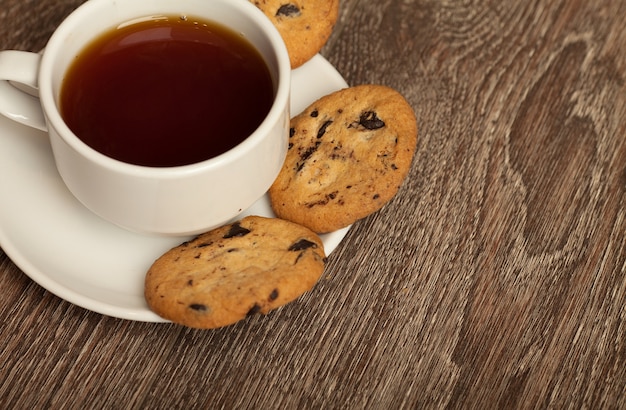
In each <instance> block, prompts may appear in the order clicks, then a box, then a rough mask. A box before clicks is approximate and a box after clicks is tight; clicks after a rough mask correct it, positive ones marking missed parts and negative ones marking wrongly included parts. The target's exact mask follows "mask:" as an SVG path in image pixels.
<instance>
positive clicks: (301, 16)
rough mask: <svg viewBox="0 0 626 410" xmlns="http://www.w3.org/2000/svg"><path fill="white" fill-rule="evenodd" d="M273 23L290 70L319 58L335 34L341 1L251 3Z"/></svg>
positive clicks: (269, 0)
mask: <svg viewBox="0 0 626 410" xmlns="http://www.w3.org/2000/svg"><path fill="white" fill-rule="evenodd" d="M250 2H252V3H253V4H254V5H256V6H257V7H258V8H259V9H261V11H263V13H265V15H266V16H267V17H268V18H269V19H270V20H271V21H272V23H274V26H276V28H277V29H278V32H279V33H280V35H281V36H282V38H283V41H284V42H285V45H286V46H287V51H288V53H289V58H290V60H291V68H297V67H299V66H301V65H302V64H304V63H306V62H307V61H309V60H310V59H311V58H312V57H313V56H314V55H315V54H317V53H318V52H319V51H320V50H321V49H322V47H323V46H324V44H326V42H327V41H328V38H329V37H330V35H331V34H332V31H333V27H334V26H335V23H336V21H337V15H338V13H339V0H250Z"/></svg>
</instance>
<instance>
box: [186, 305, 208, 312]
mask: <svg viewBox="0 0 626 410" xmlns="http://www.w3.org/2000/svg"><path fill="white" fill-rule="evenodd" d="M189 308H190V309H193V310H195V311H197V312H206V311H207V310H208V309H207V307H206V305H203V304H200V303H192V304H191V305H189Z"/></svg>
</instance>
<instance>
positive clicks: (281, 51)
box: [38, 0, 291, 178]
mask: <svg viewBox="0 0 626 410" xmlns="http://www.w3.org/2000/svg"><path fill="white" fill-rule="evenodd" d="M128 1H133V0H128ZM212 1H216V0H212ZM217 1H221V3H222V4H228V5H229V6H231V7H233V8H237V9H238V10H239V11H240V12H241V13H244V14H246V15H248V16H249V17H250V18H251V20H253V21H255V22H256V23H257V24H258V25H259V27H260V28H261V30H262V31H263V33H264V34H265V35H266V36H267V38H268V41H269V43H270V44H271V45H272V49H273V52H274V54H275V58H276V61H277V69H278V72H277V76H276V78H275V81H276V92H275V95H274V101H273V103H272V106H271V107H270V110H269V112H268V113H267V115H266V116H265V118H264V119H263V121H262V122H261V123H260V124H259V126H258V127H257V128H256V129H255V130H254V131H253V132H252V133H251V134H250V135H248V136H247V137H246V138H245V139H244V140H243V141H242V142H240V143H239V144H237V145H236V146H234V147H233V148H231V149H229V150H228V151H226V152H223V153H221V154H219V155H217V156H215V157H211V158H208V159H205V160H203V161H199V162H195V163H191V164H185V165H178V166H170V167H152V166H145V165H137V164H132V163H128V162H124V161H120V160H117V159H115V158H111V157H109V156H107V155H105V154H103V153H101V152H99V151H97V150H95V149H94V148H92V147H90V146H89V145H87V144H86V143H85V142H83V141H82V140H81V139H80V138H79V137H78V136H77V135H76V134H74V132H73V131H72V130H71V129H70V128H69V127H68V126H67V124H66V123H65V121H64V120H63V118H62V117H61V113H60V110H59V107H58V105H57V103H56V99H55V96H54V93H53V91H52V88H53V87H52V83H53V82H52V71H53V65H54V64H55V60H56V58H55V55H53V54H52V53H51V52H50V51H49V50H53V51H55V50H57V49H58V48H59V47H62V46H63V41H64V39H65V38H67V36H68V35H70V34H71V32H72V30H73V27H74V25H75V24H77V23H78V22H79V21H81V20H84V19H85V17H86V16H87V15H93V12H94V10H97V9H98V8H99V7H106V5H107V4H111V3H115V1H113V2H111V0H90V1H88V2H85V3H83V4H82V5H81V6H79V7H78V8H77V9H76V10H74V11H73V12H72V13H71V14H70V15H69V16H68V17H67V18H66V19H65V20H64V21H63V22H62V23H61V24H60V25H59V27H58V28H57V29H56V30H55V31H54V33H53V34H52V36H51V37H50V40H49V41H48V45H47V46H46V48H45V49H44V51H43V56H42V60H41V65H40V72H39V78H38V82H39V93H40V94H39V98H40V101H41V104H42V107H43V110H44V114H45V116H46V118H47V121H48V122H49V123H51V124H52V126H53V127H54V128H55V129H56V130H57V133H58V134H59V136H60V137H61V139H63V141H65V143H67V144H68V145H70V146H71V147H72V148H73V149H74V150H76V151H77V152H79V153H80V154H81V155H82V156H83V157H84V158H87V159H88V160H89V161H92V162H94V163H96V164H98V165H100V166H102V167H104V168H108V169H116V170H117V171H118V172H122V173H126V174H129V175H134V176H144V177H159V178H168V177H171V178H176V177H179V176H181V175H187V174H194V173H201V172H206V171H207V170H209V169H211V168H218V167H220V166H222V165H223V164H225V163H230V162H233V161H234V160H236V159H237V158H238V157H241V156H242V155H244V154H245V153H246V152H249V151H250V150H251V149H254V147H255V146H256V145H258V143H260V141H261V140H262V139H263V138H264V136H265V135H267V134H268V133H269V132H270V130H271V128H272V127H273V125H274V124H276V123H277V122H278V121H280V120H281V116H282V115H283V114H284V111H285V107H287V108H289V103H290V93H291V63H290V60H289V55H288V52H287V48H286V46H285V43H284V41H283V39H282V37H281V35H280V33H279V32H278V30H277V28H276V27H275V26H274V24H273V23H272V22H271V21H270V20H269V18H267V16H266V15H265V14H264V13H263V12H262V11H261V10H260V9H258V8H257V7H256V6H255V5H253V4H252V3H250V2H249V1H248V0H217ZM118 2H119V0H118ZM163 14H165V13H163ZM190 14H191V15H193V13H190ZM149 15H155V16H157V15H160V14H159V13H157V12H155V13H150V12H147V13H145V14H144V16H149ZM127 21H128V20H127ZM216 21H217V22H218V23H220V22H219V21H218V20H216ZM119 23H123V22H119ZM220 24H222V23H220ZM231 29H232V28H231ZM90 40H91V39H89V40H87V42H86V43H85V44H88V43H89V41H90ZM264 58H265V57H264ZM50 107H52V109H50Z"/></svg>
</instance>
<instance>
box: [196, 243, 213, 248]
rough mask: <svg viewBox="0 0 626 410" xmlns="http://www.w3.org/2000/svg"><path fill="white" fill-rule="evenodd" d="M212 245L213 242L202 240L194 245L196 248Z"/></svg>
mask: <svg viewBox="0 0 626 410" xmlns="http://www.w3.org/2000/svg"><path fill="white" fill-rule="evenodd" d="M211 245H213V242H202V243H199V244H197V245H196V248H206V247H207V246H211Z"/></svg>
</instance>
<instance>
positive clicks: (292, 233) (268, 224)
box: [145, 216, 326, 329]
mask: <svg viewBox="0 0 626 410" xmlns="http://www.w3.org/2000/svg"><path fill="white" fill-rule="evenodd" d="M325 259H326V256H325V254H324V245H323V243H322V241H321V239H320V238H319V237H318V236H317V235H316V234H315V233H313V232H311V231H310V230H309V229H307V228H305V227H302V226H300V225H297V224H294V223H292V222H288V221H284V220H280V219H276V218H264V217H259V216H248V217H246V218H243V219H242V220H240V221H238V222H235V223H232V224H229V225H226V226H223V227H221V228H217V229H214V230H212V231H210V232H207V233H205V234H202V235H200V236H198V237H196V238H195V239H193V240H192V241H189V242H185V243H183V244H181V245H180V246H177V247H175V248H173V249H171V250H170V251H168V252H166V253H165V254H164V255H163V256H161V257H160V258H159V259H157V260H156V261H155V262H154V264H153V265H152V266H151V267H150V269H149V270H148V272H147V275H146V279H145V297H146V301H147V302H148V305H149V306H150V308H151V309H152V310H153V311H154V312H155V313H157V314H158V315H160V316H162V317H163V318H166V319H169V320H171V321H172V322H175V323H178V324H181V325H185V326H189V327H194V328H202V329H210V328H217V327H221V326H226V325H230V324H233V323H235V322H237V321H239V320H241V319H244V318H245V317H246V316H248V315H251V314H255V313H263V314H266V313H268V312H269V311H270V310H272V309H275V308H277V307H279V306H282V305H284V304H286V303H288V302H291V301H293V300H294V299H296V298H298V297H299V296H301V295H302V294H303V293H305V292H306V291H308V290H309V289H311V288H312V287H313V285H314V284H315V283H316V282H317V280H318V279H319V277H320V275H321V274H322V272H323V271H324V264H325Z"/></svg>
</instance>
